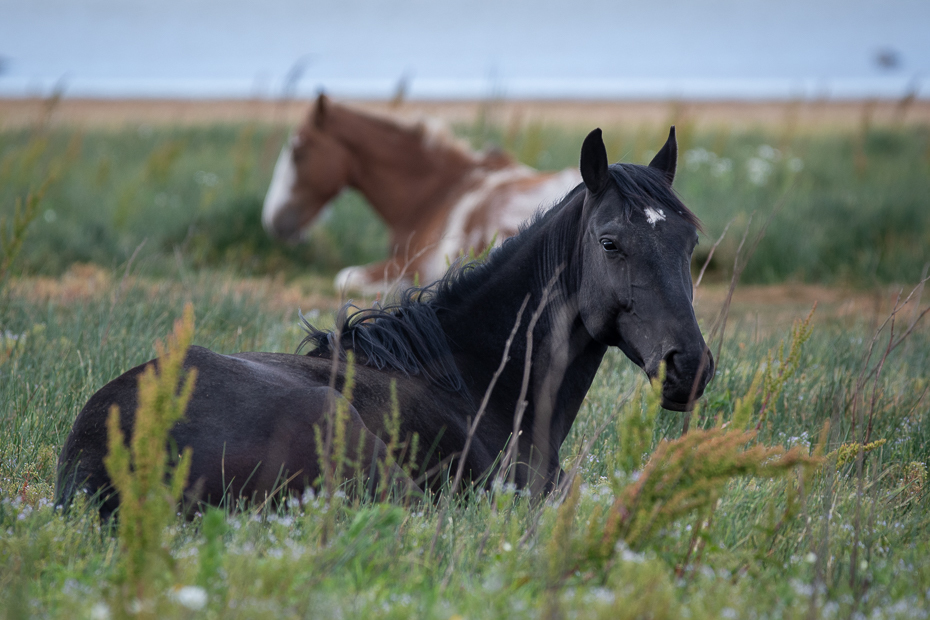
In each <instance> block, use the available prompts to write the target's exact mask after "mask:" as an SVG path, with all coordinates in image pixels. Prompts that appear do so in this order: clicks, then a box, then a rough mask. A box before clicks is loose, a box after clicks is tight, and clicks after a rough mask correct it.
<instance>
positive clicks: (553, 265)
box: [440, 195, 606, 452]
mask: <svg viewBox="0 0 930 620" xmlns="http://www.w3.org/2000/svg"><path fill="white" fill-rule="evenodd" d="M582 198H583V196H582V195H576V196H575V197H574V198H573V199H571V200H569V201H568V202H567V204H565V205H564V207H562V208H559V207H554V209H559V212H558V213H555V214H552V216H551V217H548V218H546V220H545V221H542V222H539V223H538V224H536V225H535V227H536V228H537V229H536V230H534V231H533V232H532V234H527V233H526V232H525V233H523V234H521V235H520V237H519V238H517V239H514V240H513V241H512V242H511V243H517V244H519V246H518V247H517V248H505V250H510V249H514V250H515V251H514V252H513V253H512V254H508V255H507V260H500V257H496V258H498V260H495V258H492V259H491V260H492V261H493V262H492V263H491V264H490V265H489V268H488V269H486V270H485V273H487V275H488V277H487V278H486V279H485V280H484V281H483V282H481V283H480V285H479V286H478V287H477V290H476V291H475V292H474V294H471V295H469V296H468V298H467V299H456V300H454V301H455V304H454V306H455V307H454V308H448V309H447V310H446V311H444V312H443V316H441V317H440V320H441V321H443V323H444V329H445V330H446V334H447V336H448V338H449V341H450V342H451V343H453V347H454V350H455V351H456V362H457V364H458V366H459V370H460V372H462V376H463V378H464V379H465V381H466V384H468V385H470V386H471V388H472V389H473V390H474V393H473V397H475V400H476V402H481V399H482V398H483V397H484V390H485V389H486V387H487V386H488V385H489V384H490V382H491V380H492V376H493V373H494V371H495V370H496V369H497V368H498V366H499V364H500V361H501V359H502V358H503V356H504V348H505V343H506V341H507V339H508V337H509V336H510V333H511V330H512V329H513V327H514V323H515V322H516V320H517V317H518V315H520V307H521V305H522V304H523V303H524V300H525V299H526V300H528V301H527V303H526V307H525V309H524V310H523V313H522V316H521V319H520V325H519V327H518V328H517V330H516V332H515V333H514V335H513V340H512V342H511V345H510V350H509V352H508V357H509V362H508V363H507V364H506V365H505V366H504V369H503V371H502V372H501V374H500V376H499V378H498V380H497V383H496V385H495V387H494V391H493V393H492V398H491V401H489V402H490V403H491V406H489V408H488V411H489V413H488V414H487V415H496V416H497V417H498V418H500V419H499V420H498V422H505V420H510V424H511V425H512V420H513V415H514V411H515V408H516V405H517V402H518V400H519V396H520V393H521V391H522V388H523V383H524V368H525V366H526V357H527V351H528V350H529V351H530V355H529V364H530V381H529V385H528V386H527V392H526V399H527V408H526V412H525V414H524V425H523V427H524V429H526V428H529V427H532V428H533V435H534V439H533V442H534V444H539V443H540V442H542V443H546V444H548V446H549V447H551V448H553V449H554V450H555V451H556V452H557V450H558V446H560V445H561V443H562V442H563V441H564V439H565V437H566V436H567V434H568V431H569V429H570V428H571V425H572V423H573V422H574V419H575V416H576V414H577V413H578V409H579V408H580V406H581V402H582V400H583V399H584V396H585V394H586V393H587V391H588V388H589V387H590V385H591V382H592V381H593V379H594V375H595V373H596V371H597V368H598V366H599V365H600V362H601V359H602V358H603V356H604V353H605V351H606V347H605V346H604V345H602V344H600V343H598V342H596V341H594V340H593V339H592V338H591V336H590V335H589V334H588V332H587V330H586V329H585V327H584V325H583V324H582V322H581V319H580V317H579V314H578V311H577V302H576V293H577V290H578V288H577V281H578V277H577V274H576V273H575V270H576V269H577V267H578V265H577V264H576V257H575V248H576V244H577V243H578V241H579V239H578V227H577V226H570V225H567V224H570V223H571V222H572V221H573V220H572V219H571V218H575V220H574V221H577V219H578V218H580V213H581V202H582ZM527 232H530V231H527ZM552 235H558V236H560V237H562V238H561V239H559V240H558V242H557V243H556V242H554V241H555V240H553V239H552V238H551V237H552ZM502 251H504V250H502ZM550 284H551V285H552V286H551V290H550V293H549V295H548V301H547V302H546V301H545V300H544V295H545V293H544V291H545V289H546V287H547V286H549V285H550ZM540 309H541V310H540ZM489 310H492V312H493V316H491V317H489V316H488V314H489ZM537 311H540V312H541V313H540V316H539V318H538V321H537V323H536V326H535V329H534V330H533V332H532V342H530V339H529V338H528V335H527V331H528V326H529V323H530V321H531V317H532V315H533V313H534V312H537ZM492 408H493V410H494V413H491V410H492Z"/></svg>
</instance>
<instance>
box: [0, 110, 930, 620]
mask: <svg viewBox="0 0 930 620" xmlns="http://www.w3.org/2000/svg"><path fill="white" fill-rule="evenodd" d="M480 130H481V134H480V139H481V140H482V141H484V140H486V139H488V138H489V137H490V138H491V139H497V140H500V142H501V143H502V144H505V145H506V146H507V148H509V149H510V150H511V151H513V152H514V153H517V154H518V155H519V157H520V158H521V159H522V160H524V161H526V162H527V163H530V164H533V165H537V166H540V167H544V168H558V167H562V166H566V165H575V164H576V160H577V149H578V147H577V145H578V143H579V142H580V137H581V136H576V135H575V134H573V133H572V132H569V131H563V130H559V129H557V128H551V127H543V126H533V127H527V128H516V129H514V130H513V131H509V133H508V134H505V133H504V132H498V133H495V131H496V130H495V128H494V127H493V126H491V125H487V124H485V125H483V126H482V127H481V128H480ZM467 131H468V129H467V128H465V129H463V132H465V133H467ZM610 133H612V132H611V131H609V130H608V134H610ZM613 135H614V136H617V137H615V138H613V139H614V140H615V141H614V142H612V143H610V144H609V148H610V155H611V157H612V158H614V159H623V160H624V161H638V162H646V161H648V159H649V158H650V157H651V155H652V151H653V150H654V149H655V148H657V147H658V146H659V145H660V144H661V143H662V139H663V138H664V136H662V135H660V134H659V133H658V132H655V133H653V132H652V130H645V129H636V128H633V129H619V130H617V131H616V132H613ZM281 136H282V134H281V132H280V131H277V130H275V129H273V128H268V127H261V126H242V127H216V128H193V129H184V130H174V129H172V130H167V129H162V130H151V129H146V128H144V127H143V128H140V129H139V130H132V131H121V132H115V133H107V132H88V133H80V132H75V131H67V130H54V131H48V130H44V129H43V130H42V131H38V130H32V131H29V132H27V131H23V132H6V133H2V134H0V181H2V182H0V208H2V209H6V210H8V211H4V215H6V216H7V217H8V218H12V217H13V215H12V211H9V210H10V209H12V208H13V207H14V206H15V204H16V200H17V198H19V199H20V200H23V199H24V197H25V196H27V195H28V194H29V192H30V191H33V190H35V189H36V188H38V187H40V186H41V185H42V183H44V182H45V179H47V178H48V177H49V176H54V179H55V182H54V183H53V184H51V185H49V186H48V188H47V190H46V192H45V194H44V196H43V201H42V202H41V203H36V205H37V206H36V208H35V213H34V215H35V217H34V218H32V219H31V220H30V221H28V222H26V220H21V222H25V224H24V225H23V226H20V227H19V230H20V231H21V232H20V233H17V234H18V235H20V236H16V237H15V238H17V239H25V241H24V242H23V243H22V244H21V246H20V249H19V250H18V255H17V257H16V258H17V261H18V262H12V263H11V264H12V265H13V269H12V270H10V273H11V275H12V277H11V278H10V281H9V284H8V286H7V288H6V289H5V290H4V297H3V303H2V304H0V330H2V333H0V337H2V341H0V402H2V403H4V406H3V408H2V410H0V616H2V617H10V618H22V617H33V616H46V617H74V616H78V617H93V618H105V617H121V616H123V615H138V613H143V614H146V613H152V609H155V608H152V607H146V606H145V604H144V601H142V599H140V601H142V603H140V605H139V606H134V605H133V601H132V600H128V601H126V600H124V601H122V602H121V601H119V600H117V599H116V598H115V596H114V592H115V590H114V587H116V586H117V585H118V584H120V583H125V570H124V567H125V565H124V564H123V562H124V561H125V557H126V547H125V544H124V542H121V540H120V538H119V537H118V536H114V535H113V533H112V531H111V530H108V529H105V528H101V526H100V524H99V523H98V522H97V519H96V515H95V514H94V512H93V510H92V509H91V507H90V506H87V505H84V506H83V507H82V506H76V507H75V508H74V509H73V510H72V514H71V516H69V517H68V518H63V517H62V516H61V515H59V514H57V513H55V512H54V511H53V509H52V506H51V500H52V496H53V486H52V485H53V483H54V479H55V473H56V472H55V468H56V458H57V455H58V452H59V450H60V447H61V445H62V444H63V442H64V439H65V437H66V436H67V433H68V431H69V430H70V426H71V424H72V422H73V420H74V418H75V416H76V415H77V413H78V411H79V410H80V408H81V407H82V406H83V404H84V403H85V402H86V401H87V399H88V398H89V397H90V395H91V394H92V393H93V392H94V391H96V390H97V389H99V388H100V387H101V386H102V385H103V384H104V383H106V382H107V381H109V380H110V379H112V378H114V377H116V376H117V375H119V374H120V373H122V372H124V371H125V370H127V369H128V368H131V367H133V366H135V365H137V364H139V363H142V362H144V361H146V360H148V359H151V358H152V357H154V356H155V355H156V354H157V349H156V346H155V343H156V342H157V341H159V340H161V339H162V338H163V337H164V336H165V335H166V334H167V333H168V332H169V331H170V330H171V325H172V324H173V323H174V322H175V321H176V320H177V319H178V318H180V316H181V312H182V308H183V307H184V306H185V304H187V303H190V304H191V305H192V307H193V309H194V314H195V315H196V316H197V325H198V329H197V334H196V337H195V338H194V343H195V344H198V345H203V346H207V347H210V348H212V349H214V350H216V351H219V352H234V351H239V350H265V351H288V352H290V351H292V350H293V348H294V347H295V345H296V344H297V343H298V342H299V340H300V337H301V335H300V331H299V328H298V327H297V325H298V323H297V321H296V320H295V319H296V316H295V314H294V312H293V310H294V309H293V308H287V309H286V310H282V309H281V308H280V307H279V305H275V304H271V303H269V298H273V297H275V296H276V294H278V293H279V292H280V289H282V288H283V286H284V284H283V283H281V282H280V281H277V280H274V281H266V282H264V284H263V286H262V287H261V288H258V289H249V288H242V287H237V286H235V283H236V282H237V278H239V277H241V276H242V275H243V274H252V273H285V274H288V275H296V274H300V273H304V272H306V271H307V270H311V271H315V272H318V273H323V274H329V273H331V271H332V270H334V269H335V268H336V267H338V266H341V265H342V264H349V263H359V262H365V261H366V260H371V258H368V257H369V256H371V257H372V258H373V257H375V256H376V255H377V253H378V252H379V251H383V247H382V249H381V250H378V249H377V243H374V242H373V241H372V239H375V238H377V235H378V234H380V235H383V229H379V228H378V224H377V222H376V221H375V220H374V219H373V217H371V216H370V215H368V214H367V211H366V209H365V207H364V205H363V204H361V202H360V201H359V200H358V198H357V197H353V196H351V195H350V196H348V197H344V198H341V199H340V203H339V204H338V205H337V208H336V209H334V210H333V212H332V214H331V215H330V216H329V219H327V220H326V221H324V222H323V223H322V224H323V225H322V226H321V227H320V228H318V229H316V230H315V231H314V232H313V233H312V236H311V241H313V243H312V244H310V245H308V246H306V247H299V248H281V247H278V246H276V245H274V244H272V243H271V242H270V241H268V240H267V239H266V237H265V235H264V232H263V231H261V229H260V224H259V222H258V213H259V209H260V204H261V199H262V195H263V193H264V189H265V187H264V186H265V183H266V182H267V176H268V170H269V169H270V165H271V163H272V161H273V159H274V157H275V155H276V151H277V144H278V141H279V140H280V139H281ZM687 140H688V142H687V143H683V144H682V161H681V167H680V173H679V177H678V181H676V186H677V187H678V188H679V191H680V192H681V193H682V195H683V197H684V198H685V201H686V203H688V204H689V205H690V206H692V207H693V208H694V210H695V211H696V212H697V213H698V214H699V215H701V216H702V217H703V219H704V220H705V223H706V227H707V233H708V237H710V238H711V239H716V238H717V236H718V235H719V233H720V231H722V230H723V227H724V226H725V225H726V223H727V222H730V221H731V220H734V218H736V221H735V222H734V224H733V227H734V228H733V230H738V229H739V228H740V227H741V226H742V225H744V224H745V222H746V221H747V220H748V217H749V214H750V213H752V212H753V211H757V212H759V213H760V214H761V215H762V216H764V217H761V218H760V217H758V216H757V218H756V219H755V220H754V221H759V220H760V219H765V217H768V215H769V213H770V212H771V205H772V204H775V203H776V202H777V201H778V199H780V198H782V197H783V196H785V199H784V201H783V206H782V207H781V210H780V211H779V212H778V213H776V215H775V217H774V218H773V219H772V220H771V224H770V226H769V228H768V231H767V234H766V236H765V237H764V238H763V239H762V242H761V243H760V245H759V246H758V249H757V251H756V254H755V256H754V257H753V258H752V260H751V261H750V262H749V264H748V266H747V268H746V271H745V272H744V275H743V278H744V281H745V280H747V279H748V280H749V281H755V282H765V281H771V280H779V279H782V278H796V279H801V280H813V281H820V282H844V283H852V284H859V285H863V286H867V285H872V284H874V283H876V282H889V281H897V280H901V281H906V280H910V281H913V280H916V279H917V277H918V276H919V275H920V273H921V272H922V270H923V265H924V263H926V262H927V258H928V257H927V256H926V253H925V250H924V249H923V248H926V247H927V244H926V239H924V237H925V236H926V235H927V220H926V216H925V215H924V214H923V210H921V209H920V205H921V200H923V196H925V195H926V194H927V192H926V190H927V189H928V188H927V183H928V181H927V179H928V175H927V174H926V172H927V165H928V161H927V158H926V153H927V152H928V151H927V133H926V131H925V130H924V129H895V130H884V129H883V130H877V129H874V128H866V129H863V130H862V131H861V132H860V133H858V134H850V135H842V134H831V135H827V134H823V135H819V134H818V135H813V134H811V135H794V134H792V135H788V136H785V135H774V134H765V133H761V132H747V133H743V134H736V133H734V132H724V131H720V132H710V131H708V132H703V133H696V134H693V135H691V136H689V137H688V138H687ZM856 144H858V145H859V146H857V147H855V148H853V147H854V146H855V145H856ZM765 147H768V148H765ZM857 148H858V149H859V150H858V151H857V150H856V149H857ZM700 149H703V150H700ZM776 149H777V150H776ZM857 152H858V153H859V155H854V154H855V153H857ZM863 157H864V158H863ZM794 158H798V159H800V160H801V163H800V164H799V163H797V162H794ZM756 160H757V161H756ZM753 161H755V162H756V163H751V162H753ZM857 161H858V162H859V163H856V162H857ZM727 162H729V163H727ZM759 162H762V163H759ZM793 162H794V163H793ZM52 173H54V174H52ZM347 205H348V207H347ZM353 209H355V210H354V211H353ZM366 218H367V219H366ZM27 219H28V218H27ZM7 221H8V222H12V221H13V220H12V219H8V220H7ZM377 230H380V231H381V232H378V233H372V234H371V235H369V233H368V232H366V231H377ZM802 233H803V234H802ZM382 239H384V237H383V236H382ZM921 239H922V240H923V241H921V243H918V242H917V240H921ZM143 242H144V243H143ZM905 242H906V243H905ZM4 243H6V242H4ZM736 243H738V236H734V238H729V237H725V238H724V241H723V242H721V246H720V247H719V248H718V253H717V254H715V258H714V261H713V264H712V267H711V270H712V274H711V275H712V277H722V275H725V273H726V268H725V266H726V265H730V264H732V263H733V254H734V253H735V251H736V248H735V245H736ZM710 245H711V244H710V243H704V244H702V246H701V247H703V248H707V247H708V246H710ZM704 251H706V250H704ZM77 262H93V263H97V264H98V265H101V266H102V268H100V267H82V268H80V269H78V268H75V266H74V265H75V263H77ZM698 264H700V263H698ZM82 269H83V270H84V271H82ZM68 270H70V271H68ZM62 273H66V275H67V277H64V278H61V279H59V280H55V281H52V282H49V281H48V280H45V279H39V278H36V277H33V276H36V275H61V274H62ZM80 273H89V274H91V276H92V277H88V278H85V279H83V280H81V279H79V278H78V281H79V282H80V283H82V284H79V285H74V283H73V282H72V279H73V278H72V276H74V275H75V274H80ZM82 287H83V288H82ZM914 305H915V304H914V302H913V301H912V304H911V305H909V306H907V307H904V308H898V309H896V313H895V315H894V316H895V319H894V320H893V321H888V322H886V323H884V324H883V323H882V320H881V319H882V318H883V317H873V316H864V317H859V318H848V317H846V318H836V317H831V316H823V317H819V318H818V317H816V316H815V318H814V320H813V321H812V322H810V323H807V324H803V323H802V324H800V326H799V327H797V328H795V329H794V330H793V331H791V330H785V331H779V330H778V329H771V328H770V329H765V330H759V329H756V328H755V327H754V326H753V324H752V322H751V321H748V320H740V318H739V317H736V320H731V321H730V322H729V327H728V328H727V329H726V332H725V334H721V335H720V338H721V340H720V342H721V343H722V347H723V349H722V351H723V355H721V356H720V358H719V365H718V368H717V370H716V376H715V379H714V381H713V382H712V383H711V384H710V386H709V388H708V391H707V394H706V395H705V396H704V398H703V399H702V404H701V407H700V411H699V412H698V413H697V414H696V415H695V416H694V417H693V419H692V420H691V422H690V425H689V426H688V427H687V429H688V431H687V433H685V434H684V435H683V430H684V429H685V427H686V425H685V420H684V418H683V416H682V415H681V414H678V413H672V412H668V411H663V410H660V409H659V408H658V407H657V401H656V398H655V395H654V392H652V390H651V389H650V387H649V385H648V384H646V383H645V382H644V381H643V378H642V373H641V371H640V370H639V369H638V368H636V367H634V366H633V365H632V364H631V363H630V362H628V361H627V360H626V359H625V358H624V357H623V356H622V355H621V354H620V353H618V352H616V351H611V352H609V353H608V355H607V357H606V358H605V360H604V363H603V364H602V367H601V369H600V371H599V373H598V375H597V377H596V378H595V380H594V383H593V385H592V386H591V389H590V391H589V393H588V396H587V398H586V400H585V403H584V405H583V407H582V410H581V412H580V414H579V416H578V419H577V421H576V423H575V425H574V427H573V428H572V431H571V434H570V435H569V438H568V440H567V441H566V443H565V445H564V446H563V449H562V453H561V461H562V465H563V468H564V469H565V470H566V471H568V472H570V473H571V474H572V475H573V476H574V478H572V479H571V481H570V482H571V483H570V484H568V483H566V486H565V487H564V488H563V489H561V490H560V492H559V493H556V494H553V496H552V497H550V498H548V499H547V500H545V501H539V500H538V499H534V498H530V497H527V496H525V495H524V494H523V493H521V492H519V491H517V490H516V489H515V488H513V487H512V486H511V485H508V484H506V483H505V482H503V481H501V482H500V483H499V484H496V485H495V486H494V488H493V489H492V490H491V491H483V490H469V491H468V492H466V493H465V494H464V495H462V496H458V497H451V496H442V497H440V498H439V499H438V501H437V503H435V504H429V503H427V504H423V505H418V506H404V505H399V504H397V503H390V502H383V501H375V500H374V499H372V498H367V499H366V498H364V497H362V496H361V495H351V494H349V495H346V496H345V497H343V496H341V495H339V494H340V492H341V490H340V489H338V488H335V484H334V485H333V486H334V488H324V491H326V492H323V493H312V492H308V493H306V494H305V495H304V496H303V497H302V498H299V500H300V501H296V498H295V500H294V501H288V502H282V503H281V504H280V505H277V506H275V507H271V506H269V505H265V506H254V507H246V508H243V509H242V510H240V511H238V512H232V513H227V512H224V511H208V512H207V513H206V514H203V515H194V516H193V520H192V521H186V520H182V519H180V518H176V517H174V516H171V515H170V514H169V515H168V516H166V517H164V521H165V523H164V525H165V527H164V528H163V529H161V530H160V532H159V533H160V534H161V537H160V538H159V539H158V540H159V545H158V546H159V547H160V548H163V549H164V550H165V552H166V558H167V559H168V562H167V565H169V566H170V569H169V570H166V569H165V568H164V566H165V565H164V564H162V565H161V566H162V568H157V570H158V571H159V574H158V575H156V578H153V579H151V580H149V581H146V583H147V584H148V585H149V586H150V587H151V588H152V590H151V592H150V593H149V594H146V597H149V596H151V597H154V598H155V599H156V600H157V601H158V606H157V612H158V613H159V615H160V616H163V617H192V616H194V615H204V616H209V617H246V618H255V617H274V618H280V617H307V616H312V617H347V618H356V617H358V618H371V617H385V618H408V617H423V618H451V617H456V616H459V617H463V618H464V617H481V618H485V617H501V618H503V617H506V618H512V617H527V618H530V617H540V616H547V617H605V618H682V617H691V618H730V617H732V618H742V617H760V618H801V617H803V618H811V617H823V618H848V617H876V618H910V617H924V614H923V613H922V612H923V610H924V608H925V605H926V596H927V594H926V593H927V592H928V591H930V571H928V570H927V566H928V565H927V562H926V557H927V556H928V553H930V537H928V535H927V532H928V531H930V527H928V526H930V522H928V521H930V517H928V516H927V515H928V514H930V511H928V508H930V505H928V504H930V498H928V494H927V492H926V487H927V464H928V462H930V419H928V408H927V398H928V392H930V384H928V382H927V376H926V369H927V368H930V359H928V356H930V328H928V326H927V325H926V324H925V323H924V322H917V323H914V324H913V329H912V330H911V331H910V332H909V333H908V334H907V338H906V339H904V340H903V341H902V340H900V338H901V336H902V335H903V334H905V333H906V332H908V329H909V328H910V326H911V325H912V321H913V319H914V318H916V317H918V316H919V313H918V312H916V311H915V310H914ZM925 306H926V302H924V303H923V305H922V306H920V307H921V308H923V307H925ZM303 309H304V310H305V311H306V310H308V309H307V308H303ZM801 318H802V317H801V316H799V317H798V319H801ZM876 326H880V327H881V328H882V329H881V331H878V332H876ZM809 328H811V329H810V331H808V329H809ZM723 336H725V338H724V337H723ZM715 344H716V343H715ZM763 403H764V404H763ZM391 413H392V412H391V411H385V415H390V414H391ZM747 429H748V430H747ZM394 443H396V441H394V440H392V446H393V444H394ZM799 464H800V465H803V466H802V467H800V468H798V467H795V465H799ZM334 498H338V501H333V500H334ZM121 545H122V546H121ZM153 567H155V564H153ZM143 598H145V597H143ZM124 603H126V604H125V605H124Z"/></svg>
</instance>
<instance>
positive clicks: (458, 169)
mask: <svg viewBox="0 0 930 620" xmlns="http://www.w3.org/2000/svg"><path fill="white" fill-rule="evenodd" d="M332 112H334V113H333V114H332V115H331V117H330V120H329V121H328V122H329V123H331V126H332V129H330V131H332V132H333V134H334V135H335V136H336V137H337V139H339V140H340V142H342V143H343V144H344V145H345V146H347V147H348V149H349V150H350V151H351V152H352V154H353V159H354V165H353V167H352V171H351V173H350V178H349V185H350V186H351V187H353V188H354V189H357V190H358V191H359V192H361V193H362V195H364V196H365V198H366V199H367V200H368V202H369V203H370V204H371V205H372V207H373V208H374V209H375V210H376V211H377V212H378V213H379V214H380V215H381V217H382V218H384V220H385V221H386V222H387V223H388V224H389V225H390V226H392V227H403V226H404V225H405V224H411V225H413V226H414V227H416V226H417V225H422V221H423V211H424V209H427V208H429V207H431V206H434V205H438V204H440V203H441V200H439V199H437V197H441V195H442V194H444V193H446V192H448V191H449V188H450V187H453V186H455V185H456V184H457V183H458V182H459V181H460V180H461V179H462V178H463V177H465V176H466V175H468V173H469V172H471V171H472V170H473V169H474V168H475V167H476V165H477V162H476V160H475V158H474V157H472V156H471V155H470V154H469V153H468V152H466V151H465V150H464V149H461V148H459V147H458V146H456V145H454V144H445V143H442V142H441V140H436V141H434V142H429V141H428V140H427V139H426V138H425V137H424V135H423V132H421V131H418V130H416V129H413V128H408V127H402V126H398V125H395V124H393V123H392V122H391V121H388V120H383V119H377V118H372V117H368V116H366V115H362V114H358V113H355V112H353V111H350V110H346V109H337V108H334V109H333V110H332Z"/></svg>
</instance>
